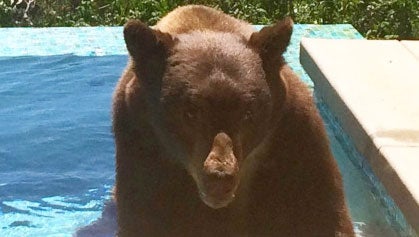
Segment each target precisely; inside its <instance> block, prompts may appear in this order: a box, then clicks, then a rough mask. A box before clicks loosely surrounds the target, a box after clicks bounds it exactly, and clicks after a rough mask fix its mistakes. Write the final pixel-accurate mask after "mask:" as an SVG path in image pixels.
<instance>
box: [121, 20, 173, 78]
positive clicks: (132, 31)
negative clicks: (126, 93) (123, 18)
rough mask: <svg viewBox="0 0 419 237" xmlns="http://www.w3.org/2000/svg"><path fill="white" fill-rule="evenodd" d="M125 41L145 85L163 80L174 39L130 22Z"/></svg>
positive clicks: (125, 31)
mask: <svg viewBox="0 0 419 237" xmlns="http://www.w3.org/2000/svg"><path fill="white" fill-rule="evenodd" d="M124 39H125V44H126V46H127V49H128V52H129V54H130V55H131V57H132V58H133V61H134V67H135V71H136V73H138V74H139V77H140V79H141V80H144V82H145V84H149V83H151V84H156V83H157V82H156V81H155V80H159V79H160V80H161V76H162V75H163V73H164V68H165V64H166V59H167V57H168V53H169V50H170V49H171V47H173V45H174V39H173V37H172V36H171V35H170V34H167V33H163V32H160V31H158V30H154V29H151V28H150V27H148V26H147V25H146V24H144V23H142V22H141V21H139V20H130V21H128V22H127V23H126V24H125V26H124ZM157 84H158V83H157Z"/></svg>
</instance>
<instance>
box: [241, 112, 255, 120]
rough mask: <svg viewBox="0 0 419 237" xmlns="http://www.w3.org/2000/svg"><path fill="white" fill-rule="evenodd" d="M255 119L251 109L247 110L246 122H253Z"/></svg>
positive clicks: (244, 118) (244, 117)
mask: <svg viewBox="0 0 419 237" xmlns="http://www.w3.org/2000/svg"><path fill="white" fill-rule="evenodd" d="M252 120H253V114H252V112H251V111H250V110H248V111H246V113H245V114H244V116H243V121H244V122H251V121H252Z"/></svg>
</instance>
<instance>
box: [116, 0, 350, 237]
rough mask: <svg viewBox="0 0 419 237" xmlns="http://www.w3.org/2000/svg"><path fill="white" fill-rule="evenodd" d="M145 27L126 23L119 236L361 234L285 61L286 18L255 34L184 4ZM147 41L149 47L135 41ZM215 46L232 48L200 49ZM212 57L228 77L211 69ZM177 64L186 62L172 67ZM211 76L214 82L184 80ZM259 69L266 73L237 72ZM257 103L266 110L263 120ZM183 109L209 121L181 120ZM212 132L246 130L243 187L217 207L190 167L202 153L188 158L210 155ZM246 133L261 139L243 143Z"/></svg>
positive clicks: (304, 94) (119, 125)
mask: <svg viewBox="0 0 419 237" xmlns="http://www.w3.org/2000/svg"><path fill="white" fill-rule="evenodd" d="M129 24H133V25H129ZM134 24H137V25H134ZM138 24H140V23H138V22H134V23H133V22H130V23H128V25H127V26H126V27H125V29H126V31H125V34H126V35H125V37H126V42H127V47H128V50H129V51H130V54H131V60H130V62H129V64H128V66H127V69H126V70H125V72H124V73H123V75H122V77H121V79H120V81H119V83H118V85H117V88H116V90H115V94H114V101H113V127H114V134H115V143H116V173H117V174H116V187H117V189H116V198H117V210H118V236H119V237H127V236H353V235H354V234H353V229H352V223H351V220H350V217H349V214H348V210H347V208H346V205H345V199H344V193H343V187H342V180H341V176H340V173H339V170H338V168H337V165H336V162H335V160H334V159H333V157H332V154H331V152H330V148H329V143H328V139H327V135H326V133H325V129H324V126H323V123H322V120H321V118H320V116H319V114H318V111H317V109H316V107H315V105H314V103H313V100H312V96H311V93H310V92H309V91H308V89H307V87H306V85H304V84H303V83H302V82H300V80H299V78H298V77H297V76H296V75H295V74H294V73H293V72H292V70H291V69H290V68H289V67H288V66H287V65H286V63H285V61H284V60H283V58H282V53H283V51H285V48H286V46H287V45H288V43H289V35H290V27H292V23H291V26H290V22H289V20H288V21H285V22H284V23H282V24H281V23H278V24H276V25H274V26H271V27H266V28H265V29H263V30H262V31H261V32H260V33H259V34H253V29H252V27H251V25H249V24H248V23H245V22H243V21H239V20H236V19H234V18H232V17H230V16H227V15H225V14H223V13H221V12H219V11H215V10H213V9H210V8H207V7H202V6H186V7H180V8H178V9H176V10H174V11H173V12H171V13H169V14H168V15H167V16H166V17H165V18H163V19H162V20H161V21H160V22H159V23H158V24H157V25H156V26H155V27H154V29H155V31H154V33H150V31H148V30H147V28H144V27H142V26H141V27H138ZM275 27H276V28H275ZM281 27H282V28H281ZM133 31H141V32H133ZM142 31H144V32H142ZM273 31H274V32H277V33H275V34H272V33H271V32H273ZM138 35H141V37H140V38H136V37H137V36H138ZM287 35H288V36H287ZM153 37H154V38H153ZM220 37H221V38H220ZM156 38H157V41H154V40H155V39H156ZM211 38H214V39H211ZM252 38H253V39H252ZM144 39H146V40H144ZM141 40H144V42H142V41H141ZM139 41H141V42H142V43H141V45H143V47H145V50H144V48H143V49H141V50H142V51H141V50H140V49H137V48H136V47H138V45H140V44H139V43H138V42H139ZM179 41H181V42H185V41H187V42H189V46H188V44H180V43H179ZM150 42H157V43H150ZM206 42H208V44H207V43H206ZM217 42H219V43H223V44H225V45H227V46H231V47H224V50H226V51H223V52H220V54H219V55H218V56H217V57H215V58H214V55H212V54H208V52H207V54H206V51H210V49H208V50H203V51H199V50H198V51H194V49H196V48H200V47H201V48H202V47H203V48H204V49H205V47H210V46H211V45H214V44H217ZM266 42H268V43H266ZM269 42H273V43H269ZM144 45H145V46H144ZM243 45H245V47H244V46H243ZM218 48H223V47H221V46H220V47H218ZM147 50H149V51H150V53H148V51H147ZM246 50H247V51H246ZM223 55H224V56H225V57H224V56H223ZM235 59H241V60H235ZM185 62H189V63H186V64H185ZM242 62H243V63H247V64H246V65H244V64H241V63H242ZM214 63H216V64H217V66H216V67H215V69H214V68H212V69H213V70H219V71H220V74H217V71H215V72H214V71H211V73H210V72H207V71H205V70H206V68H209V67H213V65H214ZM169 64H170V65H169ZM176 65H183V66H182V67H179V68H177V69H176V70H175V69H174V68H175V67H176ZM185 65H186V66H185ZM188 65H189V66H188ZM203 65H204V66H203ZM205 65H206V66H205ZM211 65H212V66H211ZM197 67H202V68H197ZM168 68H171V69H170V73H169V72H168ZM243 68H244V69H246V70H240V69H243ZM208 70H209V69H208ZM139 75H140V76H139ZM208 75H212V76H213V77H214V78H213V79H211V77H210V78H209V79H208V80H203V81H201V82H199V83H197V82H195V81H188V80H194V79H193V78H196V77H203V78H206V77H208ZM214 75H215V76H214ZM251 75H259V76H260V75H264V77H265V80H263V81H262V80H260V81H257V80H255V81H252V80H250V79H249V83H248V84H243V83H241V82H235V81H234V80H232V79H231V78H237V77H238V78H240V77H246V78H247V77H250V76H251ZM191 78H192V79H191ZM194 83H195V84H194ZM196 83H197V84H198V85H199V88H198V89H196V88H195V87H196ZM166 84H170V87H166V86H165V85H166ZM187 85H195V87H192V88H190V87H188V86H187ZM211 88H213V89H211ZM266 88H268V89H269V90H266ZM205 93H207V94H205ZM260 97H263V99H260ZM191 98H192V99H191ZM203 98H204V99H203ZM190 100H192V102H191V101H190ZM208 101H211V103H212V104H216V105H217V106H208V103H209V102H208ZM265 101H267V102H266V103H261V102H265ZM251 103H253V104H252V106H253V108H250V109H249V108H248V107H249V105H248V104H251ZM179 105H182V106H179ZM240 106H242V107H243V109H240V108H241V107H240ZM214 108H219V110H218V111H217V109H214ZM258 109H260V110H261V111H265V112H264V113H263V114H260V115H259V114H258V113H257V112H255V111H258ZM196 110H199V112H197V111H196ZM201 110H204V112H203V111H201ZM246 110H250V111H253V112H251V113H250V115H249V116H250V117H251V118H250V119H251V120H252V121H253V122H254V123H256V124H251V123H249V124H250V125H249V126H245V128H237V129H233V127H234V126H236V123H235V122H234V121H236V122H238V121H241V118H243V117H245V119H249V118H248V116H247V115H246V113H247V112H246ZM229 111H230V112H231V113H229ZM185 114H186V116H187V117H188V116H191V119H197V120H199V119H203V121H201V120H199V121H201V122H200V123H199V124H198V125H194V124H193V123H194V120H191V121H192V122H187V121H185V123H183V124H180V125H179V123H175V122H173V120H182V119H185V118H183V117H182V118H178V117H176V116H184V115H185ZM197 114H198V115H197ZM201 114H207V115H208V114H209V115H210V116H209V117H210V118H211V121H213V122H211V123H209V122H208V121H205V120H208V116H202V115H201ZM197 116H199V117H198V118H197ZM167 117H170V118H173V119H171V120H170V121H167ZM200 117H203V118H200ZM186 120H187V118H186ZM223 121H227V122H225V123H223ZM231 121H233V122H231ZM171 123H175V124H174V125H173V124H172V125H170V124H171ZM202 124H207V125H205V126H204V125H202ZM176 125H178V126H176ZM179 126H184V127H183V128H180V127H179ZM194 126H197V128H194ZM213 127H217V128H218V127H220V128H222V129H223V131H224V130H226V131H228V133H229V134H239V135H237V136H236V135H232V139H233V140H234V141H236V142H235V143H234V147H235V153H236V156H237V157H238V159H239V161H240V163H241V167H240V185H239V188H238V190H237V192H236V198H235V200H234V201H233V202H232V203H230V204H229V205H228V206H227V207H225V208H221V209H212V208H210V207H208V206H207V205H205V204H204V203H203V202H202V200H201V199H200V197H199V190H198V189H197V185H196V182H195V180H194V178H193V177H192V175H191V172H194V171H193V170H194V169H196V168H194V167H198V166H199V163H200V162H202V160H188V159H183V158H182V157H183V155H184V154H202V155H203V154H205V152H208V151H209V150H210V149H211V139H210V138H211V134H213V133H214V132H213ZM188 128H190V129H188ZM252 129H253V130H255V131H253V130H252ZM236 130H237V131H238V130H240V131H239V132H237V131H236ZM242 130H243V131H242ZM192 131H200V132H199V133H196V132H194V133H193V132H192ZM247 133H248V134H252V135H254V136H252V138H251V139H250V138H249V139H248V140H241V137H246V136H247V135H246V134H247ZM194 136H195V137H194ZM197 141H200V143H199V144H198V142H197ZM192 144H194V145H192ZM250 148H251V149H250ZM194 162H195V163H196V164H193V163H194ZM191 170H192V171H191ZM340 234H342V235H340Z"/></svg>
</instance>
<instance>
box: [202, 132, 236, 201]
mask: <svg viewBox="0 0 419 237" xmlns="http://www.w3.org/2000/svg"><path fill="white" fill-rule="evenodd" d="M232 144H233V143H232V140H231V138H230V137H229V136H228V135H227V134H225V133H218V134H217V135H216V136H215V138H214V142H213V145H212V149H211V151H210V153H209V155H208V157H207V158H206V159H205V162H204V167H203V172H202V177H201V182H202V186H201V187H200V189H201V190H200V193H201V198H202V200H203V201H204V202H205V203H206V204H207V205H208V206H210V207H212V208H221V207H225V206H227V205H228V204H229V203H230V202H231V201H232V200H233V198H234V193H235V191H236V189H237V186H238V184H239V179H238V172H239V165H238V162H237V159H236V157H235V155H234V153H233V145H232Z"/></svg>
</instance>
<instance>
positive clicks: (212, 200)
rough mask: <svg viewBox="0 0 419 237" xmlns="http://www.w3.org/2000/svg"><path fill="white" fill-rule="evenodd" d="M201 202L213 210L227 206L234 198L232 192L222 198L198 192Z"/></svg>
mask: <svg viewBox="0 0 419 237" xmlns="http://www.w3.org/2000/svg"><path fill="white" fill-rule="evenodd" d="M200 197H201V200H202V201H203V202H204V203H205V204H206V205H207V206H209V207H211V208H213V209H219V208H223V207H226V206H228V205H229V204H230V203H231V202H232V201H233V200H234V197H235V194H234V192H229V193H227V194H225V195H223V196H213V195H208V194H206V193H205V192H202V191H201V192H200Z"/></svg>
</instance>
